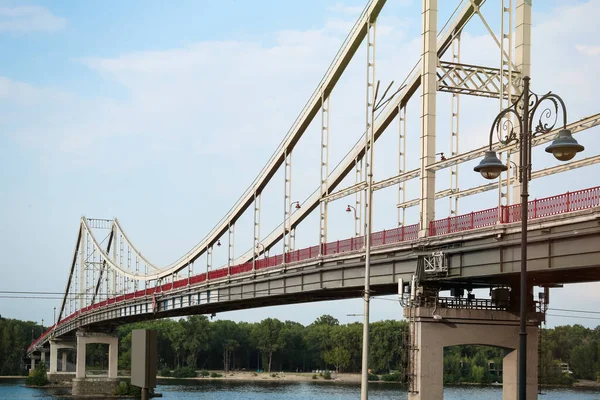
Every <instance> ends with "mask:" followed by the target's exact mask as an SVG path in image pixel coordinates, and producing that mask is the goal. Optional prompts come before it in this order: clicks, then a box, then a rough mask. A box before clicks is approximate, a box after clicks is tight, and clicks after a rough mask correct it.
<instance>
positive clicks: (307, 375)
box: [157, 371, 360, 383]
mask: <svg viewBox="0 0 600 400" xmlns="http://www.w3.org/2000/svg"><path fill="white" fill-rule="evenodd" d="M210 372H218V373H220V374H222V375H223V376H222V377H219V378H211V377H210V376H207V377H196V378H174V377H171V376H164V377H163V376H160V375H159V376H157V378H158V379H165V380H167V379H173V380H179V379H185V380H194V381H205V380H209V381H260V382H265V381H266V382H342V383H360V374H355V373H335V372H332V373H331V379H325V378H323V377H322V376H320V375H319V374H317V373H314V372H271V373H268V372H253V371H230V372H224V371H210ZM313 376H316V378H313Z"/></svg>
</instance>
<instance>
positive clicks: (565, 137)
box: [546, 128, 584, 161]
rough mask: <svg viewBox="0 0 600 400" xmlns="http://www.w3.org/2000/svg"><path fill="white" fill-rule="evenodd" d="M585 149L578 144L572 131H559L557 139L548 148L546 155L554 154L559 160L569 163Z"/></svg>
mask: <svg viewBox="0 0 600 400" xmlns="http://www.w3.org/2000/svg"><path fill="white" fill-rule="evenodd" d="M583 150H584V147H583V146H582V145H580V144H579V143H577V140H575V138H574V137H573V135H572V134H571V130H570V129H566V128H565V129H561V130H560V131H558V135H557V136H556V139H554V141H552V144H551V145H550V146H548V147H546V153H552V155H554V157H555V158H556V159H557V160H560V161H569V160H570V159H572V158H573V157H575V154H577V153H579V152H580V151H583Z"/></svg>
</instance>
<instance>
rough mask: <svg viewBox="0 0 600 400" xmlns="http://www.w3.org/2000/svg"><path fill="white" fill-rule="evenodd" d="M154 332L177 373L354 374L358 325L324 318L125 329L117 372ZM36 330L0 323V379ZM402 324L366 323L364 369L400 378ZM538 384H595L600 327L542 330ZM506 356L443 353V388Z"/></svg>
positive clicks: (95, 359)
mask: <svg viewBox="0 0 600 400" xmlns="http://www.w3.org/2000/svg"><path fill="white" fill-rule="evenodd" d="M141 328H145V329H155V330H156V331H157V333H158V361H159V368H160V369H167V370H177V369H179V368H184V367H185V368H190V369H206V370H225V371H230V370H248V371H257V370H262V371H269V372H270V371H313V370H333V371H338V372H360V369H361V355H362V323H358V322H357V323H350V324H340V322H339V321H338V320H337V319H336V318H334V317H332V316H330V315H323V316H321V317H319V318H317V319H316V320H315V321H314V322H313V323H311V324H309V325H307V326H304V325H302V324H299V323H297V322H293V321H280V320H278V319H273V318H267V319H264V320H262V321H261V322H257V323H247V322H237V323H236V322H233V321H227V320H218V321H210V320H209V319H208V318H206V317H205V316H202V315H198V316H190V317H187V318H181V319H179V320H173V319H162V320H155V321H148V322H141V323H135V324H129V325H123V326H121V327H119V328H118V329H117V334H118V336H119V347H120V349H119V368H120V369H128V368H130V365H131V331H132V330H133V329H141ZM41 333H42V327H41V326H40V325H37V324H35V323H34V322H29V321H27V322H25V321H19V320H15V319H5V318H2V317H0V375H20V374H22V373H24V372H25V370H26V365H27V364H28V360H26V359H25V351H26V348H27V346H28V345H29V343H31V340H32V338H37V337H39V335H41ZM407 333H408V324H407V323H406V322H405V321H395V320H386V321H379V322H373V323H371V324H370V348H369V360H370V361H369V368H370V369H371V370H372V371H373V372H374V373H379V374H385V373H390V372H392V371H398V372H400V374H399V375H402V374H403V373H404V372H405V371H404V370H403V365H405V361H406V351H407V350H405V349H406V343H405V341H406V338H407V337H408V334H407ZM539 350H540V382H541V383H543V384H563V385H568V384H570V383H572V382H573V381H574V379H591V380H596V379H598V377H599V375H600V326H598V327H596V328H595V329H590V328H585V327H583V326H581V325H574V326H559V327H556V328H553V329H542V330H541V331H540V349H539ZM87 354H88V357H87V363H88V365H90V366H94V367H98V368H103V367H105V366H106V365H107V354H106V348H103V347H102V346H100V345H99V346H89V347H88V350H87ZM504 355H505V350H504V349H499V348H494V347H489V346H480V345H466V346H454V347H448V348H446V349H444V381H445V382H446V383H461V382H472V383H492V382H502V376H501V372H500V369H501V366H502V358H503V357H504Z"/></svg>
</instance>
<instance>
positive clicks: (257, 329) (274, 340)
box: [252, 318, 284, 372]
mask: <svg viewBox="0 0 600 400" xmlns="http://www.w3.org/2000/svg"><path fill="white" fill-rule="evenodd" d="M282 330H283V324H282V323H281V321H279V320H278V319H273V318H267V319H263V320H262V321H261V322H260V323H259V324H257V325H254V328H253V329H252V339H253V341H254V344H255V346H256V347H257V348H258V349H259V350H260V351H262V352H263V353H264V354H266V355H267V357H268V360H269V361H268V371H269V372H271V364H272V361H273V353H275V352H276V351H279V350H280V349H281V348H282V347H283V345H284V338H283V335H282Z"/></svg>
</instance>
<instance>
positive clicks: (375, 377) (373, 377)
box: [369, 374, 379, 381]
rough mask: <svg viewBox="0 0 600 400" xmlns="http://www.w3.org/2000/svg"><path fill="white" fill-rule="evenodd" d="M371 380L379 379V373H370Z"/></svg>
mask: <svg viewBox="0 0 600 400" xmlns="http://www.w3.org/2000/svg"><path fill="white" fill-rule="evenodd" d="M369 380H370V381H378V380H379V375H375V374H369Z"/></svg>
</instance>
